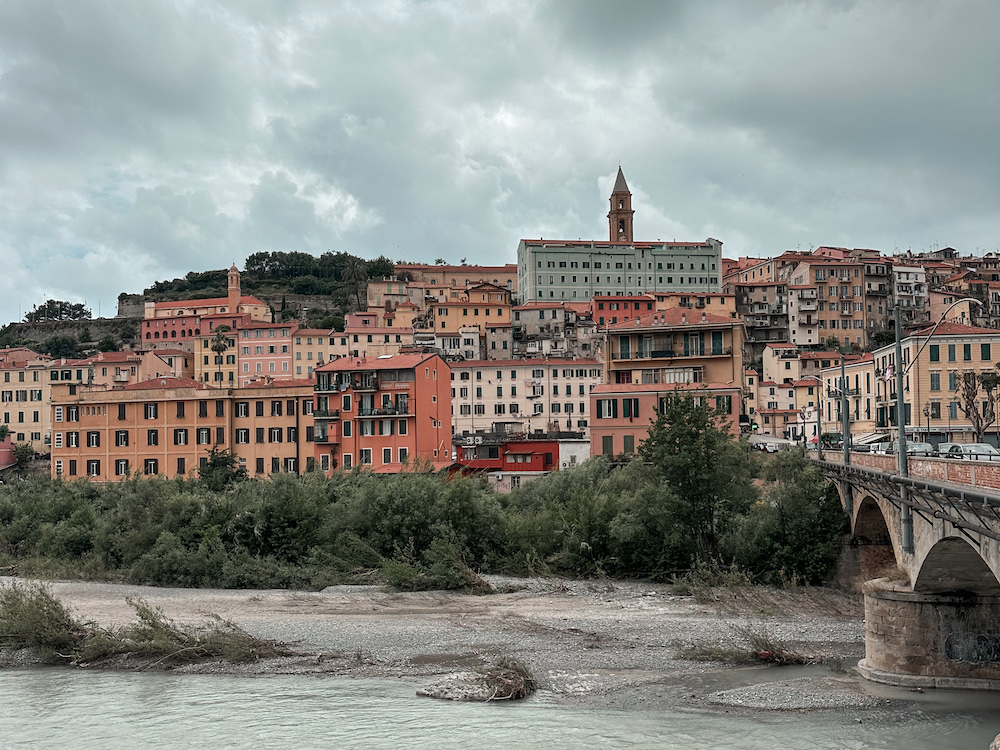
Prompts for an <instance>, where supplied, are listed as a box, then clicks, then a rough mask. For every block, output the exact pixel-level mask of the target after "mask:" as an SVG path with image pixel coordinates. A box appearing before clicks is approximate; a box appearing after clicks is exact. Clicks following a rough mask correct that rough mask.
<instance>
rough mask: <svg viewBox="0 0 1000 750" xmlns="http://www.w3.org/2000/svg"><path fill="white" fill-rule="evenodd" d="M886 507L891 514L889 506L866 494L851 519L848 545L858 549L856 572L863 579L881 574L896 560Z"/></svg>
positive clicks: (897, 560) (894, 563) (894, 545)
mask: <svg viewBox="0 0 1000 750" xmlns="http://www.w3.org/2000/svg"><path fill="white" fill-rule="evenodd" d="M886 505H887V504H886ZM886 510H889V511H890V514H891V506H889V508H884V507H883V502H879V501H878V500H876V499H875V498H874V497H872V496H871V495H866V496H865V497H863V498H862V500H861V502H859V503H858V504H857V508H856V510H855V511H854V518H852V519H851V547H852V548H853V549H856V550H857V562H856V565H857V573H858V575H859V577H860V579H861V580H862V581H866V580H869V579H871V578H877V577H879V576H882V575H884V574H885V572H886V570H887V569H888V568H891V567H892V566H894V565H897V564H898V562H899V557H898V555H897V552H896V550H897V545H896V544H894V539H893V536H892V532H891V531H890V529H891V528H892V524H891V523H890V520H891V515H890V516H889V518H887V517H886Z"/></svg>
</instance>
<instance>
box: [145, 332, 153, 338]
mask: <svg viewBox="0 0 1000 750" xmlns="http://www.w3.org/2000/svg"><path fill="white" fill-rule="evenodd" d="M146 338H147V339H151V338H153V337H152V336H151V335H150V333H149V331H146Z"/></svg>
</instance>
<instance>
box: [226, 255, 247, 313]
mask: <svg viewBox="0 0 1000 750" xmlns="http://www.w3.org/2000/svg"><path fill="white" fill-rule="evenodd" d="M228 286H229V299H228V302H229V312H231V313H238V312H239V311H240V299H241V298H242V296H243V293H242V291H241V290H240V269H238V268H237V267H236V264H235V263H234V264H233V266H232V267H231V268H230V269H229V285H228Z"/></svg>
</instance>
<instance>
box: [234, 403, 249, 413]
mask: <svg viewBox="0 0 1000 750" xmlns="http://www.w3.org/2000/svg"><path fill="white" fill-rule="evenodd" d="M236 416H237V417H249V416H250V402H249V401H237V402H236Z"/></svg>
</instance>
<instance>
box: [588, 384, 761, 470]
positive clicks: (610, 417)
mask: <svg viewBox="0 0 1000 750" xmlns="http://www.w3.org/2000/svg"><path fill="white" fill-rule="evenodd" d="M679 393H683V394H689V395H691V396H693V397H694V399H695V401H696V402H698V403H702V402H705V403H707V404H709V405H710V406H712V407H714V408H717V409H719V410H720V411H721V412H722V413H723V414H724V416H725V419H726V423H727V424H728V425H729V429H730V430H731V431H732V432H733V434H737V433H739V416H740V401H741V398H740V396H741V394H740V384H739V383H738V382H737V383H711V382H699V383H661V384H649V383H605V384H603V385H598V386H595V387H594V390H592V391H591V393H590V405H591V406H590V411H591V414H593V420H592V421H591V426H590V455H591V456H607V457H608V458H615V457H618V456H621V455H624V456H630V455H634V454H635V453H636V451H637V450H638V449H639V446H640V445H642V442H643V441H644V440H645V439H646V437H647V436H648V433H649V427H650V425H651V424H652V422H653V421H655V419H656V415H657V411H658V409H660V408H661V400H662V399H667V398H671V397H673V396H676V395H677V394H679Z"/></svg>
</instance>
